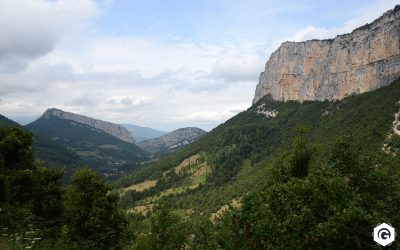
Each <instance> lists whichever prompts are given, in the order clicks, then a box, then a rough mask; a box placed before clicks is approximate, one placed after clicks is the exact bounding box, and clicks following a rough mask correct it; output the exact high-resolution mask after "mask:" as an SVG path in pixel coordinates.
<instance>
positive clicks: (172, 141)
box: [138, 127, 207, 156]
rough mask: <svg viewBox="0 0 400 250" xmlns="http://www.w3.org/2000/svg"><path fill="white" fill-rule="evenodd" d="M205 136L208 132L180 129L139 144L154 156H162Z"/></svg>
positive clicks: (196, 129)
mask: <svg viewBox="0 0 400 250" xmlns="http://www.w3.org/2000/svg"><path fill="white" fill-rule="evenodd" d="M205 134H207V132H206V131H204V130H202V129H199V128H193V127H189V128H180V129H177V130H175V131H172V132H171V133H168V134H166V135H163V136H161V137H158V138H155V139H150V140H145V141H142V142H139V143H138V146H139V147H141V148H142V149H144V150H146V151H147V152H149V153H150V154H152V155H153V156H160V155H163V154H166V153H168V152H171V151H174V150H175V149H177V148H179V147H182V146H184V145H187V144H189V143H192V142H193V141H195V140H197V139H198V138H200V137H201V136H203V135H205Z"/></svg>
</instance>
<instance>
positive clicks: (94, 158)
mask: <svg viewBox="0 0 400 250" xmlns="http://www.w3.org/2000/svg"><path fill="white" fill-rule="evenodd" d="M73 117H74V116H73ZM101 123H102V121H100V122H98V121H97V122H96V124H101ZM112 126H113V125H112ZM117 126H118V125H117ZM25 127H26V128H27V129H28V130H30V131H32V132H33V133H34V136H35V139H36V143H35V145H36V147H37V148H36V151H37V155H38V156H39V157H40V159H42V160H44V161H45V162H46V161H51V158H50V157H51V155H50V154H49V153H48V150H49V149H50V148H52V146H51V145H49V144H48V143H46V142H48V141H52V142H55V143H57V144H59V145H61V146H63V147H65V148H67V149H68V150H70V151H72V152H73V153H74V154H76V155H78V156H79V158H80V159H81V163H82V164H84V165H88V166H89V167H91V168H93V169H95V170H97V171H99V172H101V173H103V174H105V175H106V176H110V175H111V176H114V175H118V174H120V173H122V171H123V169H124V168H132V167H134V166H136V165H137V164H138V163H139V162H141V161H144V160H146V159H147V154H146V153H145V152H144V151H143V150H141V149H140V148H138V147H137V146H136V145H135V144H133V143H129V142H127V141H125V140H120V139H118V138H117V137H115V136H112V135H110V134H109V133H106V132H104V130H102V129H99V128H96V127H92V126H90V125H88V124H86V123H79V122H77V121H75V120H74V121H73V120H70V119H63V118H60V116H59V115H58V113H57V112H54V110H50V111H47V112H46V113H45V114H44V115H43V116H41V117H40V118H39V119H38V120H36V121H34V122H32V123H30V124H28V125H26V126H25ZM40 138H42V140H40ZM43 138H44V139H46V141H44V140H43ZM67 159H69V157H66V159H65V160H67ZM65 164H66V165H69V164H68V163H67V162H66V163H65Z"/></svg>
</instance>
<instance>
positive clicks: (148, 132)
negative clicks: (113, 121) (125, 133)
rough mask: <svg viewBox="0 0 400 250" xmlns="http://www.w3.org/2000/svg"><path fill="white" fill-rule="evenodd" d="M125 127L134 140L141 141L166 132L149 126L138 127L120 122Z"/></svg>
mask: <svg viewBox="0 0 400 250" xmlns="http://www.w3.org/2000/svg"><path fill="white" fill-rule="evenodd" d="M121 125H122V126H124V127H125V128H127V129H128V130H129V131H130V132H131V133H132V134H133V137H134V139H135V141H136V142H141V141H144V140H148V139H154V138H158V137H160V136H163V135H166V134H168V132H165V131H160V130H157V129H153V128H149V127H140V126H137V125H133V124H121Z"/></svg>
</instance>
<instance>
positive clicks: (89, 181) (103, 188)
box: [64, 168, 127, 249]
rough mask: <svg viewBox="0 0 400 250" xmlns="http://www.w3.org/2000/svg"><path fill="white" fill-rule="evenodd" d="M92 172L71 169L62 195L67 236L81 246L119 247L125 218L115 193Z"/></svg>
mask: <svg viewBox="0 0 400 250" xmlns="http://www.w3.org/2000/svg"><path fill="white" fill-rule="evenodd" d="M109 191H110V187H109V186H108V185H107V184H106V183H105V181H104V180H103V179H101V178H99V177H98V176H97V175H96V173H95V172H93V171H92V170H90V169H88V168H83V169H80V170H78V171H76V172H75V173H74V175H73V176H72V178H71V184H70V186H69V187H68V190H67V192H66V194H65V198H64V207H65V216H66V222H67V225H68V230H69V234H70V237H71V239H72V240H73V241H77V242H79V244H81V247H82V248H86V247H87V248H90V247H96V248H97V249H120V248H122V246H121V243H122V241H123V239H124V233H123V231H124V228H126V226H127V222H126V219H125V217H124V216H123V214H122V213H121V212H120V210H119V209H118V206H117V201H118V197H117V196H115V195H112V194H109Z"/></svg>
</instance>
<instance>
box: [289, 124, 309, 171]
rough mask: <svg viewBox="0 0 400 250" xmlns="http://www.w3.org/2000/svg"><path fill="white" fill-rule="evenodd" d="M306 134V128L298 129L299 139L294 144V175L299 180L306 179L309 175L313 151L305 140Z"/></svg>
mask: <svg viewBox="0 0 400 250" xmlns="http://www.w3.org/2000/svg"><path fill="white" fill-rule="evenodd" d="M306 133H307V129H306V128H305V127H298V128H297V138H296V139H295V140H294V143H293V145H294V150H293V158H292V175H293V176H294V177H297V178H304V177H306V176H307V175H308V169H309V165H310V161H311V149H310V147H309V145H308V141H307V140H306V138H305V134H306Z"/></svg>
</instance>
